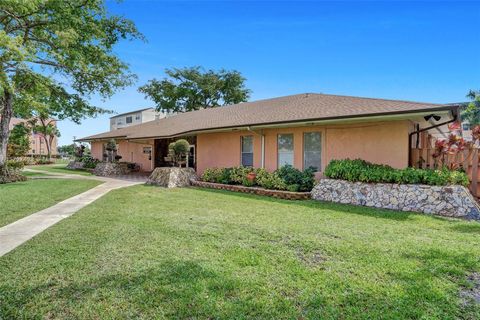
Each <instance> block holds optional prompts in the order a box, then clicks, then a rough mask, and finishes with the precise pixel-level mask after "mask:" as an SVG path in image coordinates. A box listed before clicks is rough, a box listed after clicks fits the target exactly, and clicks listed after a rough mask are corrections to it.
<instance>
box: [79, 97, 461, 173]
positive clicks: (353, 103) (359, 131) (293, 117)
mask: <svg viewBox="0 0 480 320" xmlns="http://www.w3.org/2000/svg"><path fill="white" fill-rule="evenodd" d="M458 118H459V106H457V105H442V104H434V103H419V102H410V101H399V100H385V99H372V98H360V97H350V96H339V95H329V94H314V93H304V94H297V95H291V96H286V97H279V98H273V99H266V100H259V101H254V102H245V103H240V104H236V105H230V106H225V107H218V108H210V109H203V110H198V111H192V112H186V113H182V114H177V115H173V116H171V117H167V118H163V119H158V120H154V121H150V122H146V123H143V124H139V125H133V126H129V127H125V128H122V129H118V130H112V131H109V132H104V133H101V134H97V135H92V136H89V137H85V138H82V139H79V141H84V142H90V143H91V149H92V155H93V156H94V157H96V158H98V159H102V158H103V154H104V145H105V143H106V142H107V141H108V140H109V139H115V140H116V142H117V144H118V153H119V154H120V155H121V156H122V157H123V158H122V161H131V162H136V163H138V164H139V165H140V167H141V169H142V170H144V171H151V170H153V169H154V168H155V167H159V166H165V165H168V164H167V163H166V162H165V156H166V155H167V153H168V145H169V143H170V142H172V141H175V140H176V139H179V138H185V139H187V140H188V141H189V142H190V143H191V157H190V166H193V167H195V168H196V171H197V173H199V174H201V173H202V172H203V171H204V170H205V169H206V168H210V167H232V166H240V165H243V166H254V167H263V168H266V169H267V170H275V169H277V168H279V167H280V166H282V165H285V164H291V165H293V166H295V167H296V168H299V169H304V168H307V167H310V166H313V167H315V168H317V171H318V173H319V174H321V172H322V171H323V170H324V168H325V166H326V165H327V164H328V163H329V162H330V161H331V160H332V159H344V158H361V159H365V160H367V161H371V162H374V163H382V164H387V165H390V166H393V167H395V168H404V167H407V166H409V162H410V161H411V160H410V159H411V158H410V152H411V151H410V150H411V149H412V148H415V147H416V148H418V147H420V146H421V144H424V143H426V142H425V141H426V140H427V139H426V138H425V137H426V136H427V135H428V133H429V132H430V131H433V130H434V131H442V132H447V131H448V128H447V124H448V123H452V122H454V121H456V120H457V119H458Z"/></svg>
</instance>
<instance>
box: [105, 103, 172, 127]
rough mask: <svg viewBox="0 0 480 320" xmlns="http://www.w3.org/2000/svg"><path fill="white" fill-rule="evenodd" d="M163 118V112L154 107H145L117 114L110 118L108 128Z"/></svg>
mask: <svg viewBox="0 0 480 320" xmlns="http://www.w3.org/2000/svg"><path fill="white" fill-rule="evenodd" d="M161 118H165V114H164V113H161V112H158V111H156V110H155V108H145V109H140V110H135V111H130V112H126V113H122V114H118V115H116V116H113V117H111V118H110V130H117V129H121V128H125V127H129V126H134V125H137V124H141V123H145V122H149V121H153V120H158V119H161Z"/></svg>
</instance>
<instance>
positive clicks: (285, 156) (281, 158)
mask: <svg viewBox="0 0 480 320" xmlns="http://www.w3.org/2000/svg"><path fill="white" fill-rule="evenodd" d="M277 149H278V164H277V165H278V167H279V168H280V167H283V166H284V165H287V164H289V165H292V166H293V134H291V133H288V134H279V135H278V137H277Z"/></svg>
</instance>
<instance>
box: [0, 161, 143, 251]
mask: <svg viewBox="0 0 480 320" xmlns="http://www.w3.org/2000/svg"><path fill="white" fill-rule="evenodd" d="M28 171H31V172H42V173H47V172H45V171H40V170H28ZM48 174H49V175H52V176H55V177H56V178H63V179H82V178H83V179H93V180H100V181H103V182H104V183H102V184H101V185H99V186H96V187H95V188H93V189H90V190H88V191H85V192H83V193H81V194H78V195H76V196H74V197H71V198H69V199H66V200H64V201H62V202H59V203H57V204H56V205H54V206H52V207H49V208H47V209H43V210H41V211H38V212H36V213H33V214H31V215H29V216H27V217H24V218H22V219H20V220H17V221H15V222H13V223H11V224H9V225H6V226H4V227H2V228H0V257H1V256H3V255H4V254H6V253H8V252H10V251H12V250H13V249H15V248H16V247H18V246H19V245H21V244H23V243H24V242H26V241H28V240H29V239H31V238H33V237H34V236H36V235H37V234H39V233H40V232H42V231H44V230H45V229H47V228H49V227H51V226H53V225H54V224H56V223H57V222H59V221H61V220H63V219H65V218H67V217H70V216H71V215H73V214H74V213H75V212H77V211H78V210H80V209H82V208H83V207H85V206H87V205H88V204H90V203H92V202H93V201H95V200H97V199H98V198H100V197H102V196H103V195H105V194H106V193H108V192H109V191H110V190H114V189H118V188H124V187H129V186H133V185H136V184H141V183H143V182H142V181H129V180H124V179H115V178H104V177H94V176H81V175H75V174H61V173H50V172H48Z"/></svg>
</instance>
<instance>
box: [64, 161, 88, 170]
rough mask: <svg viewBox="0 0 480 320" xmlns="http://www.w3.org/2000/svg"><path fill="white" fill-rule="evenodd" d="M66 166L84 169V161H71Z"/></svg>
mask: <svg viewBox="0 0 480 320" xmlns="http://www.w3.org/2000/svg"><path fill="white" fill-rule="evenodd" d="M66 168H67V169H71V170H80V169H84V163H83V162H80V161H70V162H69V163H68V165H67V167H66Z"/></svg>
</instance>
